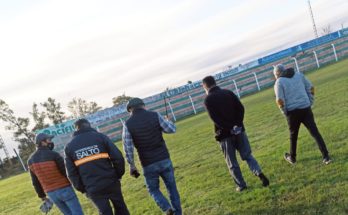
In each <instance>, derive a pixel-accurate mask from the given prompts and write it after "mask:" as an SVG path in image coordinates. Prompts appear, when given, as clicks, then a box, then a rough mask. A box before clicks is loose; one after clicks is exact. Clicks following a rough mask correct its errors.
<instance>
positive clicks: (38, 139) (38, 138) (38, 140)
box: [35, 133, 54, 144]
mask: <svg viewBox="0 0 348 215" xmlns="http://www.w3.org/2000/svg"><path fill="white" fill-rule="evenodd" d="M53 138H54V136H53V135H49V134H46V133H40V134H38V135H36V137H35V143H36V144H40V143H41V142H42V141H44V140H47V139H53Z"/></svg>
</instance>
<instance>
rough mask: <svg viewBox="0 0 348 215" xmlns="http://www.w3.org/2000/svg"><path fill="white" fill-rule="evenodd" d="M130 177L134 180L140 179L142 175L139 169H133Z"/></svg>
mask: <svg viewBox="0 0 348 215" xmlns="http://www.w3.org/2000/svg"><path fill="white" fill-rule="evenodd" d="M130 175H131V176H132V177H134V178H138V177H139V176H140V173H139V171H138V169H137V168H131V169H130Z"/></svg>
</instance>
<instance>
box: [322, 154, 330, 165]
mask: <svg viewBox="0 0 348 215" xmlns="http://www.w3.org/2000/svg"><path fill="white" fill-rule="evenodd" d="M331 162H332V160H331V158H330V157H329V156H327V157H325V158H324V159H323V163H324V164H326V165H328V164H329V163H331Z"/></svg>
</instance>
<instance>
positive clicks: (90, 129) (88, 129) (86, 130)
mask: <svg viewBox="0 0 348 215" xmlns="http://www.w3.org/2000/svg"><path fill="white" fill-rule="evenodd" d="M87 132H96V130H95V129H94V128H81V129H80V130H78V131H75V132H74V135H73V136H77V135H80V134H83V133H87Z"/></svg>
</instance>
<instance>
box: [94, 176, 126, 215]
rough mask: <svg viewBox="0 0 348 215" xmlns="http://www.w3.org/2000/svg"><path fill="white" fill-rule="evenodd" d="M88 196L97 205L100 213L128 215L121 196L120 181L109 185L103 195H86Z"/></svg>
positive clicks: (104, 214) (102, 214)
mask: <svg viewBox="0 0 348 215" xmlns="http://www.w3.org/2000/svg"><path fill="white" fill-rule="evenodd" d="M88 198H90V199H91V200H92V202H93V203H94V205H95V206H96V207H97V209H98V211H99V214H100V215H113V214H115V215H129V211H128V208H127V205H126V203H125V202H124V199H123V196H122V191H121V184H120V182H118V183H116V184H115V185H113V186H112V187H109V188H108V191H106V192H105V193H104V194H103V195H101V194H99V195H88ZM110 201H111V203H112V205H113V206H114V213H112V208H111V205H110Z"/></svg>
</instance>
